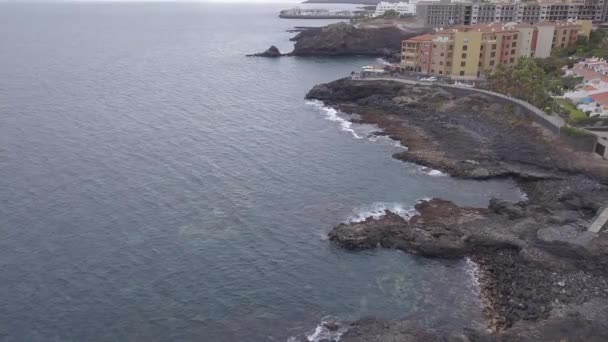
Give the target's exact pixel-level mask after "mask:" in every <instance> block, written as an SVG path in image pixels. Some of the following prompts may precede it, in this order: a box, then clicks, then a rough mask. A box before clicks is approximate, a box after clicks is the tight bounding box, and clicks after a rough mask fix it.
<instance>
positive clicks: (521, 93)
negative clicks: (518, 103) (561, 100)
mask: <svg viewBox="0 0 608 342" xmlns="http://www.w3.org/2000/svg"><path fill="white" fill-rule="evenodd" d="M487 81H488V82H487V86H488V88H489V89H490V90H492V91H495V92H498V93H501V94H506V95H509V96H513V97H515V98H518V99H522V100H524V101H527V102H530V103H531V104H533V105H535V106H537V107H539V108H547V107H548V108H555V102H554V101H553V98H552V97H551V95H552V94H561V92H562V87H563V83H562V80H561V77H559V76H556V75H555V74H552V73H547V72H545V70H544V69H543V68H541V67H540V66H539V65H538V63H537V61H536V60H534V59H531V58H521V59H520V60H519V61H518V63H517V64H516V65H514V66H511V67H507V66H505V65H503V64H501V65H499V66H498V67H497V68H496V70H495V71H494V72H493V73H492V74H491V75H490V76H488V77H487Z"/></svg>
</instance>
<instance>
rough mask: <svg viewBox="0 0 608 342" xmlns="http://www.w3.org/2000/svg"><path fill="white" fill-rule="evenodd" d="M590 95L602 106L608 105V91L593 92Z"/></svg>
mask: <svg viewBox="0 0 608 342" xmlns="http://www.w3.org/2000/svg"><path fill="white" fill-rule="evenodd" d="M589 97H590V98H592V99H593V100H594V101H595V102H597V103H599V104H601V105H602V106H608V91H606V92H603V93H599V94H593V95H591V96H589Z"/></svg>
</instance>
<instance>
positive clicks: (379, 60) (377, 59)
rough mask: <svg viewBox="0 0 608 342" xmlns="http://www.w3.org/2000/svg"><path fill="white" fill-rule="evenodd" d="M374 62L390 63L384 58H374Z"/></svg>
mask: <svg viewBox="0 0 608 342" xmlns="http://www.w3.org/2000/svg"><path fill="white" fill-rule="evenodd" d="M376 63H378V64H381V65H392V64H391V63H389V62H388V61H386V60H385V59H384V58H376Z"/></svg>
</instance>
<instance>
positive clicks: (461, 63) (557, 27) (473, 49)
mask: <svg viewBox="0 0 608 342" xmlns="http://www.w3.org/2000/svg"><path fill="white" fill-rule="evenodd" d="M579 34H585V31H584V30H583V29H582V25H581V24H580V23H574V22H557V23H548V22H547V23H539V24H537V25H530V24H526V23H519V24H518V23H507V24H503V23H483V24H474V25H461V26H455V27H450V28H441V29H437V30H436V32H435V33H434V34H425V35H422V36H417V37H413V38H411V39H408V40H404V41H403V42H402V55H401V68H402V69H403V70H407V71H416V72H425V73H430V74H433V75H438V76H451V77H454V78H456V79H476V78H478V77H481V76H484V75H488V74H490V73H492V72H493V71H494V70H495V69H496V68H497V67H498V65H501V64H502V65H507V66H511V65H514V64H516V63H517V61H518V60H519V58H521V57H547V56H549V54H550V53H551V50H552V49H553V48H560V47H566V46H571V45H572V44H574V43H575V42H576V40H577V39H578V36H579Z"/></svg>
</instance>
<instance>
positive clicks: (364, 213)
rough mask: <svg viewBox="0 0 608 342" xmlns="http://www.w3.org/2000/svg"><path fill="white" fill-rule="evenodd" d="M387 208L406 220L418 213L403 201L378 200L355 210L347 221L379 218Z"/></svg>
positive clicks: (354, 221)
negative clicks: (387, 201) (388, 201)
mask: <svg viewBox="0 0 608 342" xmlns="http://www.w3.org/2000/svg"><path fill="white" fill-rule="evenodd" d="M386 210H388V211H390V212H391V213H394V214H397V215H399V216H401V217H403V218H404V219H406V220H409V219H410V218H411V217H412V216H414V215H415V214H416V209H414V207H406V206H404V205H403V204H401V203H386V202H376V203H373V204H372V205H369V206H365V207H360V208H357V209H355V210H353V213H352V214H351V215H350V216H349V217H348V219H347V222H349V223H356V222H363V221H365V220H366V219H368V218H370V217H372V218H374V219H379V218H380V217H382V216H384V215H385V214H386V212H385V211H386Z"/></svg>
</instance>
